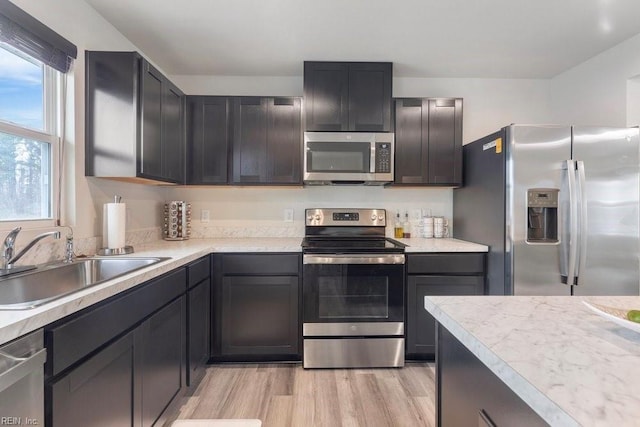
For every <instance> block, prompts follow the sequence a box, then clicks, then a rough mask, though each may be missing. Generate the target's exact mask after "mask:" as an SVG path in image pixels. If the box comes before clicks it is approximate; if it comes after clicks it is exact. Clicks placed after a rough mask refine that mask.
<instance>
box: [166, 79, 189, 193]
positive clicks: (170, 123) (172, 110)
mask: <svg viewBox="0 0 640 427" xmlns="http://www.w3.org/2000/svg"><path fill="white" fill-rule="evenodd" d="M162 92H163V94H162V177H163V178H165V179H166V180H168V181H171V182H175V183H183V182H184V145H185V144H184V94H183V93H182V91H180V89H178V88H177V87H176V86H175V85H174V84H172V83H171V82H170V81H168V80H166V79H165V80H164V81H163V86H162Z"/></svg>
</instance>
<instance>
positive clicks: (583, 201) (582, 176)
mask: <svg viewBox="0 0 640 427" xmlns="http://www.w3.org/2000/svg"><path fill="white" fill-rule="evenodd" d="M576 168H577V175H578V180H577V181H578V200H579V205H580V211H579V215H580V217H579V220H578V221H579V230H580V231H579V233H578V247H579V248H580V252H579V254H578V260H577V262H576V273H575V274H576V279H575V284H576V285H578V284H579V281H580V270H581V269H582V268H584V266H585V262H586V261H587V185H586V184H587V179H586V172H585V170H584V162H583V161H582V160H578V161H577V162H576ZM576 252H577V250H576Z"/></svg>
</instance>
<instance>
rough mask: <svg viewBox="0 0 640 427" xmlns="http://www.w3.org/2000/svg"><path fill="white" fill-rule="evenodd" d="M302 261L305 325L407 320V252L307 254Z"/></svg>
mask: <svg viewBox="0 0 640 427" xmlns="http://www.w3.org/2000/svg"><path fill="white" fill-rule="evenodd" d="M303 264H304V265H303V284H302V287H303V289H302V295H303V321H304V323H305V329H308V328H309V327H310V326H309V325H308V324H320V323H333V324H339V323H364V322H366V323H381V322H399V323H402V322H404V255H401V254H381V255H313V254H305V255H304V257H303ZM323 335H324V334H323ZM341 335H342V334H341Z"/></svg>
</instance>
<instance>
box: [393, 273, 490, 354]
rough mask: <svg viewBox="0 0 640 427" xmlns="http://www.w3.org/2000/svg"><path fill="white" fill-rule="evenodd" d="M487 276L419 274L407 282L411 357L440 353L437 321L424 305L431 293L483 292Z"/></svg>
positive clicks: (408, 338) (408, 340)
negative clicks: (438, 350) (438, 351)
mask: <svg viewBox="0 0 640 427" xmlns="http://www.w3.org/2000/svg"><path fill="white" fill-rule="evenodd" d="M483 290H484V277H483V276H417V275H411V276H409V278H408V281H407V336H406V338H407V341H406V354H407V357H408V358H432V357H434V356H435V353H436V336H435V331H436V321H435V319H434V318H433V316H431V315H430V314H429V313H428V312H427V311H426V310H425V308H424V297H425V296H428V295H431V296H433V295H482V294H483Z"/></svg>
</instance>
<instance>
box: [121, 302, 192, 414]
mask: <svg viewBox="0 0 640 427" xmlns="http://www.w3.org/2000/svg"><path fill="white" fill-rule="evenodd" d="M185 310H186V306H185V300H184V297H180V298H179V299H178V300H176V301H174V302H172V303H171V304H169V305H167V306H166V307H164V308H163V309H161V310H160V311H158V312H157V313H155V314H154V315H152V316H151V317H150V318H148V319H147V320H145V321H144V322H143V323H142V324H141V325H140V326H139V327H138V328H137V330H136V342H135V348H136V353H137V354H136V363H135V365H134V372H135V375H136V379H137V381H136V382H135V384H136V387H140V391H139V392H140V398H141V404H140V416H141V419H142V422H141V425H142V426H143V427H146V426H151V425H153V424H154V423H155V422H156V421H157V420H158V419H159V418H160V416H161V414H162V412H163V411H164V410H165V408H166V407H167V406H168V405H169V403H170V402H171V400H172V399H173V397H174V396H175V395H176V394H178V392H179V391H180V387H181V386H182V366H183V363H182V356H183V354H184V352H183V350H182V349H183V348H184V334H183V328H184V316H185Z"/></svg>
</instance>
